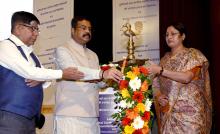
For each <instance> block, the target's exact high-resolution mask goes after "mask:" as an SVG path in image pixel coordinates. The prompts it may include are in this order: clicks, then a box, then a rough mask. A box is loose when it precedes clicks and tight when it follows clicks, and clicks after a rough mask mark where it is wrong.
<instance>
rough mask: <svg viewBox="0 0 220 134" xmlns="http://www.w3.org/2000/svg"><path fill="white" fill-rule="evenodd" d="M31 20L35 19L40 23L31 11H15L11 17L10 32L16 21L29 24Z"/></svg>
mask: <svg viewBox="0 0 220 134" xmlns="http://www.w3.org/2000/svg"><path fill="white" fill-rule="evenodd" d="M31 21H36V22H37V23H38V24H40V21H39V20H38V18H37V17H36V16H35V15H34V14H32V13H29V12H26V11H18V12H15V13H14V14H13V15H12V17H11V32H12V31H13V29H14V27H15V25H16V23H19V22H20V23H25V24H30V22H31Z"/></svg>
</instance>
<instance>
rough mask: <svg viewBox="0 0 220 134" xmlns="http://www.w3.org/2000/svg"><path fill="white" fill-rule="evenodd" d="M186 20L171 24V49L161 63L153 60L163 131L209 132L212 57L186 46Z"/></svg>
mask: <svg viewBox="0 0 220 134" xmlns="http://www.w3.org/2000/svg"><path fill="white" fill-rule="evenodd" d="M185 39H186V30H185V27H184V25H183V24H182V23H177V24H173V25H170V26H168V27H167V31H166V42H167V45H168V46H169V47H170V48H171V51H170V52H167V53H166V54H165V56H164V57H163V58H162V59H161V61H160V65H156V64H154V63H152V64H151V65H150V66H149V71H150V72H151V73H154V74H157V75H156V76H157V77H156V78H155V79H154V88H155V91H154V96H155V106H156V111H157V117H158V125H159V129H160V133H161V134H209V133H210V129H211V124H212V119H211V117H212V114H211V113H212V101H211V91H210V81H209V72H208V66H209V63H208V60H207V59H206V57H205V56H204V55H203V54H202V53H201V52H200V51H199V50H197V49H194V48H186V47H185V46H184V41H185Z"/></svg>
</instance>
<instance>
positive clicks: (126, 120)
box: [121, 117, 131, 126]
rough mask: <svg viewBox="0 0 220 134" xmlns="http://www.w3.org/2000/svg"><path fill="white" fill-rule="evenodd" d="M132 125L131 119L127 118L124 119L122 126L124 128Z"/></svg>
mask: <svg viewBox="0 0 220 134" xmlns="http://www.w3.org/2000/svg"><path fill="white" fill-rule="evenodd" d="M130 123H131V119H129V118H127V117H125V118H123V119H122V121H121V124H122V125H123V126H126V125H130Z"/></svg>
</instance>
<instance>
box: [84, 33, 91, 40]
mask: <svg viewBox="0 0 220 134" xmlns="http://www.w3.org/2000/svg"><path fill="white" fill-rule="evenodd" d="M86 36H89V39H90V38H91V34H90V33H86V34H84V35H83V37H86Z"/></svg>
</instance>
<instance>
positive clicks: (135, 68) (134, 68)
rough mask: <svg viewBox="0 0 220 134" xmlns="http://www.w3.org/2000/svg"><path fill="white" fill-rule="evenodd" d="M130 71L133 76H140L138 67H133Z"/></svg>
mask: <svg viewBox="0 0 220 134" xmlns="http://www.w3.org/2000/svg"><path fill="white" fill-rule="evenodd" d="M132 71H133V73H134V74H135V75H139V74H140V69H139V68H138V67H133V68H132Z"/></svg>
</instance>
